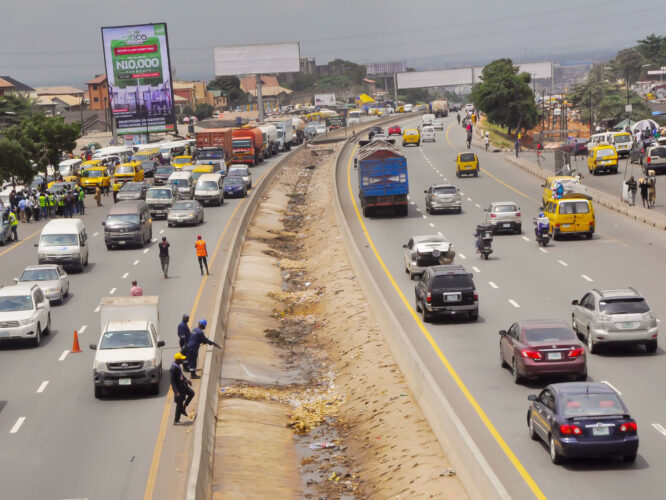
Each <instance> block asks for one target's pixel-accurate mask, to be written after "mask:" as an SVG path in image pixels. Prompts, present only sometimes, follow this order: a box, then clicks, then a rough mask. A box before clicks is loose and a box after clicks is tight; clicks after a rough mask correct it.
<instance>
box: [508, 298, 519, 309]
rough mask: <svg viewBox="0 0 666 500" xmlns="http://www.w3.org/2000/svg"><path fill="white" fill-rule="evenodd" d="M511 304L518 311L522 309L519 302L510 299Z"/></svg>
mask: <svg viewBox="0 0 666 500" xmlns="http://www.w3.org/2000/svg"><path fill="white" fill-rule="evenodd" d="M509 304H511V305H512V306H513V307H515V308H516V309H518V308H519V307H520V304H519V303H518V302H516V301H515V300H513V299H509Z"/></svg>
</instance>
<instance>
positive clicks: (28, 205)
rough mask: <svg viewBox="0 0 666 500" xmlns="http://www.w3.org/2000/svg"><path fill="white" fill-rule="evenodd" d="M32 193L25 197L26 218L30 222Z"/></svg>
mask: <svg viewBox="0 0 666 500" xmlns="http://www.w3.org/2000/svg"><path fill="white" fill-rule="evenodd" d="M32 196H33V195H32V193H28V195H27V196H26V197H25V220H26V222H30V217H32Z"/></svg>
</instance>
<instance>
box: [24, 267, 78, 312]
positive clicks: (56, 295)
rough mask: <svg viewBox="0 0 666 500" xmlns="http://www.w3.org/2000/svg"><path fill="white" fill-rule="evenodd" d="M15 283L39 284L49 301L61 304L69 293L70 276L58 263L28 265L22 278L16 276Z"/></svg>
mask: <svg viewBox="0 0 666 500" xmlns="http://www.w3.org/2000/svg"><path fill="white" fill-rule="evenodd" d="M14 283H17V284H18V283H21V284H27V285H33V284H34V285H37V286H39V288H41V289H42V292H43V293H44V295H45V296H46V298H47V299H48V300H49V301H51V302H58V303H60V304H62V301H63V300H64V299H65V297H67V296H68V295H69V276H67V273H66V272H65V270H64V269H63V268H62V266H59V265H57V264H39V265H36V266H28V267H26V268H25V269H24V270H23V273H22V274H21V277H20V278H14Z"/></svg>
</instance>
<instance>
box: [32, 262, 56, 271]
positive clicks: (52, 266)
mask: <svg viewBox="0 0 666 500" xmlns="http://www.w3.org/2000/svg"><path fill="white" fill-rule="evenodd" d="M58 267H60V266H59V265H58V264H35V265H32V266H26V268H25V269H24V271H35V270H37V269H57V268H58Z"/></svg>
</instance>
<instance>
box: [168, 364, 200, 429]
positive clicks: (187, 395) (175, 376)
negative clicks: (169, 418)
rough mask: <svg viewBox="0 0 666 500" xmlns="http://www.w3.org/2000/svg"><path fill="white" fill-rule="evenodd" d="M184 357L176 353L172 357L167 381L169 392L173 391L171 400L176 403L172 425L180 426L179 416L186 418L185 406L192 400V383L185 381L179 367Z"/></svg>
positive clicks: (185, 378)
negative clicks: (169, 383)
mask: <svg viewBox="0 0 666 500" xmlns="http://www.w3.org/2000/svg"><path fill="white" fill-rule="evenodd" d="M185 359H186V357H185V356H184V355H183V354H181V353H179V352H177V353H176V354H175V355H174V356H173V362H172V363H171V370H169V379H170V381H171V390H172V391H173V400H174V401H175V402H176V414H175V416H174V418H173V424H174V425H179V424H180V417H181V415H183V416H185V417H187V416H188V415H187V405H189V404H190V402H191V401H192V398H194V390H192V387H191V385H192V382H190V381H189V380H187V377H185V375H184V374H183V370H182V368H181V365H182V364H183V361H185Z"/></svg>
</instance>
